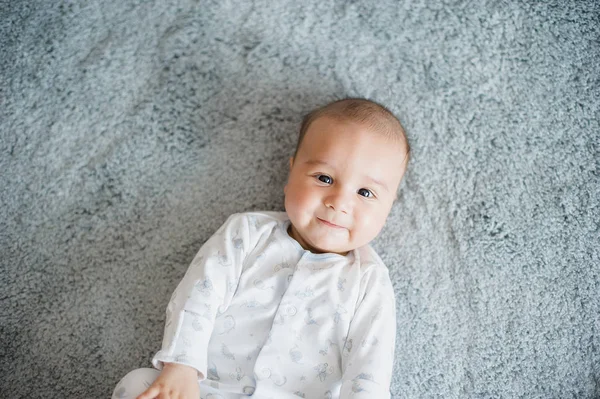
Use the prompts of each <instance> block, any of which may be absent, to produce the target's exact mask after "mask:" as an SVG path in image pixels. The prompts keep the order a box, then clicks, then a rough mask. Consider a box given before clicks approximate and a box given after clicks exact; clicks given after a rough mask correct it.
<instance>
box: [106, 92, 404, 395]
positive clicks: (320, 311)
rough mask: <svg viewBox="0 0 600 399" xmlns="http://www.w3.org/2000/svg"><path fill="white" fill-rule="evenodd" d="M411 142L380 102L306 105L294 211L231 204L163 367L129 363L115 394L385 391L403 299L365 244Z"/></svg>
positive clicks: (176, 300)
mask: <svg viewBox="0 0 600 399" xmlns="http://www.w3.org/2000/svg"><path fill="white" fill-rule="evenodd" d="M409 152H410V150H409V145H408V142H407V139H406V135H405V133H404V129H403V128H402V125H401V124H400V122H399V121H398V119H396V118H395V117H394V115H393V114H392V113H391V112H390V111H388V110H387V109H386V108H385V107H383V106H381V105H379V104H377V103H374V102H372V101H369V100H365V99H353V98H350V99H344V100H340V101H336V102H333V103H331V104H328V105H326V106H324V107H322V108H319V109H317V110H315V111H313V112H312V113H310V114H309V115H307V116H306V118H305V119H304V121H303V123H302V126H301V130H300V136H299V139H298V145H297V148H296V152H295V154H294V156H293V157H292V158H291V159H290V174H289V179H288V182H287V184H286V186H285V188H284V193H285V212H249V213H240V214H234V215H232V216H230V217H229V219H227V221H226V222H225V224H224V225H223V226H222V227H221V228H220V229H219V230H218V231H217V232H216V233H215V234H214V235H213V236H212V237H211V238H210V239H209V240H208V241H207V242H206V243H205V244H204V245H203V246H202V248H201V249H200V252H199V253H198V254H197V255H196V257H195V258H194V260H193V261H192V264H191V265H190V267H189V269H188V271H187V273H186V275H185V277H184V278H183V280H182V281H181V282H180V283H179V285H178V287H177V289H176V290H175V292H174V293H173V296H172V298H171V300H170V302H169V305H168V307H167V320H166V326H165V333H164V339H163V343H162V349H161V350H160V351H159V352H158V353H157V354H156V355H155V356H154V358H153V359H152V363H153V365H154V366H155V367H156V368H157V369H159V370H162V371H161V372H159V371H157V370H154V369H138V370H134V371H132V372H131V373H129V374H127V375H126V376H125V377H124V378H123V380H121V382H120V383H119V384H118V385H117V387H116V388H115V391H114V393H113V398H115V399H116V398H134V397H135V395H139V396H137V398H138V399H151V398H161V399H166V398H194V399H197V398H202V399H209V398H212V399H216V398H241V397H246V396H252V397H256V398H261V399H267V398H273V399H282V398H299V397H300V398H310V399H314V398H319V399H320V398H350V397H352V398H370V399H373V398H389V396H390V393H389V386H390V380H391V373H392V366H393V358H394V339H395V335H396V312H395V296H394V292H393V288H392V284H391V282H390V278H389V275H388V270H387V268H386V267H385V265H384V264H383V263H382V261H381V259H380V258H379V257H378V256H377V254H376V253H375V252H374V251H373V249H372V248H371V247H370V246H369V245H368V244H369V242H370V241H371V240H373V239H374V238H375V237H376V236H377V235H378V234H379V232H380V231H381V229H382V228H383V226H384V224H385V220H386V218H387V216H388V214H389V212H390V209H391V207H392V204H393V203H394V200H395V199H396V192H397V190H398V186H399V184H400V180H401V179H402V176H403V175H404V172H405V170H406V166H407V162H408V157H409Z"/></svg>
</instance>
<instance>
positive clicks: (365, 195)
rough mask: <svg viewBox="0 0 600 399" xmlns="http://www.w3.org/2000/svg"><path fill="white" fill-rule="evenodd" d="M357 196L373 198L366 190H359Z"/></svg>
mask: <svg viewBox="0 0 600 399" xmlns="http://www.w3.org/2000/svg"><path fill="white" fill-rule="evenodd" d="M358 195H362V196H363V197H365V198H371V197H373V193H372V192H371V191H370V190H367V189H366V188H361V189H360V190H358Z"/></svg>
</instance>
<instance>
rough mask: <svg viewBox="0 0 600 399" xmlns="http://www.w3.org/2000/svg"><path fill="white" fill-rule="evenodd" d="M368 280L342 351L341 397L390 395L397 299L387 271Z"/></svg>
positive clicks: (373, 274)
mask: <svg viewBox="0 0 600 399" xmlns="http://www.w3.org/2000/svg"><path fill="white" fill-rule="evenodd" d="M380 270H381V269H380ZM367 279H368V280H367V282H366V288H365V295H364V297H363V299H362V301H361V302H360V304H359V306H358V308H357V310H356V313H355V314H354V317H353V318H352V322H351V323H350V330H349V332H348V338H347V339H346V345H345V346H344V350H343V353H342V370H343V375H342V388H341V391H340V398H354V399H359V398H378V399H379V398H381V399H384V398H389V397H390V391H389V389H390V383H391V378H392V368H393V363H394V347H395V339H396V299H395V295H394V290H393V287H392V285H391V282H390V280H389V277H388V275H387V270H383V271H377V272H375V273H371V275H370V276H369V277H367Z"/></svg>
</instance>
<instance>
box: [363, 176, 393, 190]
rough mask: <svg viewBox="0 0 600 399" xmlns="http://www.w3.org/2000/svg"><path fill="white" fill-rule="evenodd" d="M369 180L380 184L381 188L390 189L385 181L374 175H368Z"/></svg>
mask: <svg viewBox="0 0 600 399" xmlns="http://www.w3.org/2000/svg"><path fill="white" fill-rule="evenodd" d="M367 180H369V181H371V182H372V183H374V184H376V185H378V186H380V187H381V188H383V189H384V190H385V191H388V192H389V191H390V189H389V188H388V186H387V184H385V183H384V182H382V181H381V180H377V179H375V178H374V177H371V176H367Z"/></svg>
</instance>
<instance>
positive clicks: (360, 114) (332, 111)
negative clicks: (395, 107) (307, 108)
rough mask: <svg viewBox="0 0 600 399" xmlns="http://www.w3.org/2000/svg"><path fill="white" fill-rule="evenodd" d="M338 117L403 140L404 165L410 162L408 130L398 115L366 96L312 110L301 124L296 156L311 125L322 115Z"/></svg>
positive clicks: (347, 99) (335, 102)
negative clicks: (405, 129) (406, 130)
mask: <svg viewBox="0 0 600 399" xmlns="http://www.w3.org/2000/svg"><path fill="white" fill-rule="evenodd" d="M325 116H327V117H331V118H336V119H339V120H342V121H352V122H357V123H364V124H366V125H368V126H369V127H370V128H372V129H373V130H375V131H377V132H378V133H382V134H384V135H385V136H386V137H389V138H391V139H393V140H398V141H403V142H404V144H405V145H406V157H405V161H404V165H406V164H407V163H408V160H409V157H410V145H409V144H408V138H407V137H406V132H405V131H404V128H403V127H402V124H401V123H400V121H399V120H398V118H396V116H395V115H394V114H393V113H392V112H391V111H390V110H389V109H387V108H386V107H384V106H383V105H381V104H379V103H377V102H375V101H372V100H367V99H365V98H344V99H342V100H337V101H334V102H331V103H329V104H327V105H325V106H323V107H320V108H317V109H315V110H314V111H312V112H310V113H309V114H308V115H306V116H305V117H304V119H303V120H302V124H301V125H300V134H299V136H298V143H297V144H296V151H295V152H294V157H296V155H297V154H298V150H299V149H300V145H301V144H302V140H303V139H304V135H305V134H306V131H307V130H308V128H309V127H310V125H311V124H312V123H313V122H314V121H315V120H317V119H319V118H322V117H325Z"/></svg>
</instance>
